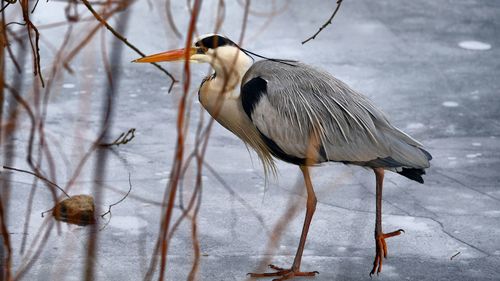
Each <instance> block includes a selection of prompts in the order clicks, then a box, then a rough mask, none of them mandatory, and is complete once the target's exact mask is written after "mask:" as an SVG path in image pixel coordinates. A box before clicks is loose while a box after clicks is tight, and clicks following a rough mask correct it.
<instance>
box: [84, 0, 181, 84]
mask: <svg viewBox="0 0 500 281" xmlns="http://www.w3.org/2000/svg"><path fill="white" fill-rule="evenodd" d="M82 2H83V4H84V5H85V6H86V7H87V9H89V11H90V12H91V13H92V15H94V17H95V18H96V19H97V20H98V21H99V22H100V23H101V24H102V25H104V26H105V27H106V28H107V29H108V30H109V31H110V32H111V33H113V35H114V36H115V37H116V38H118V39H119V40H120V41H122V42H123V43H125V45H127V46H128V47H129V48H131V49H132V50H134V51H135V52H136V53H138V54H139V55H141V56H143V57H145V56H146V54H144V53H143V52H141V50H139V49H138V48H137V47H136V46H134V45H132V44H131V43H130V42H128V40H127V38H125V37H123V36H122V35H121V34H120V33H118V32H117V31H116V30H115V29H114V28H113V27H111V26H110V25H109V24H108V22H107V21H106V20H104V19H103V18H102V17H101V16H100V15H99V14H98V13H97V12H96V11H95V10H94V8H92V5H91V4H90V3H89V1H88V0H82ZM153 65H154V66H156V67H157V68H158V69H159V70H161V71H162V72H163V73H165V74H166V75H167V76H168V77H170V79H171V80H172V83H171V84H170V88H169V90H168V91H169V92H170V91H171V90H172V87H173V86H174V84H175V82H177V80H176V79H175V78H174V76H173V75H172V74H170V72H168V71H167V70H166V69H164V68H163V67H161V66H160V65H159V64H157V63H153Z"/></svg>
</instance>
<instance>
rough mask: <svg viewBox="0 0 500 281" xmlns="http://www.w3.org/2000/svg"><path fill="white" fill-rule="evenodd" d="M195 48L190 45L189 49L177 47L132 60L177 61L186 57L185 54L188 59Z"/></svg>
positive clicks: (194, 52)
mask: <svg viewBox="0 0 500 281" xmlns="http://www.w3.org/2000/svg"><path fill="white" fill-rule="evenodd" d="M196 50H197V49H196V48H195V47H191V48H189V49H177V50H172V51H167V52H163V53H158V54H154V55H150V56H145V57H143V58H140V59H136V60H133V61H132V62H160V61H178V60H183V59H186V55H187V58H188V59H189V58H190V57H191V56H192V55H194V54H196ZM186 53H187V54H186Z"/></svg>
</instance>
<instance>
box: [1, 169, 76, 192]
mask: <svg viewBox="0 0 500 281" xmlns="http://www.w3.org/2000/svg"><path fill="white" fill-rule="evenodd" d="M2 167H3V168H4V169H5V170H11V171H17V172H22V173H26V174H30V175H32V176H35V177H37V178H39V179H41V180H43V181H44V182H46V183H48V184H50V185H52V186H53V187H55V188H57V189H59V190H60V191H61V192H62V193H64V195H66V197H68V198H70V197H71V196H69V194H68V193H66V191H64V189H62V187H60V186H59V185H57V184H56V183H54V182H52V181H50V180H49V179H47V178H46V177H44V176H42V175H38V174H36V173H33V172H30V171H27V170H22V169H18V168H13V167H9V166H2Z"/></svg>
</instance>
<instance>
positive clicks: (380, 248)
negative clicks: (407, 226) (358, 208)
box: [370, 229, 405, 277]
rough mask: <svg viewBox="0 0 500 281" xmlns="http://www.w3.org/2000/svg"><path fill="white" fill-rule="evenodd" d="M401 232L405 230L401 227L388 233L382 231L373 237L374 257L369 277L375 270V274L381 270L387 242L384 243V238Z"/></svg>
mask: <svg viewBox="0 0 500 281" xmlns="http://www.w3.org/2000/svg"><path fill="white" fill-rule="evenodd" d="M402 232H405V231H404V230H402V229H398V230H396V231H393V232H389V233H382V234H379V235H376V237H375V249H376V253H375V259H374V261H373V268H372V271H370V277H371V276H372V275H373V274H375V272H377V275H378V274H379V273H380V272H381V271H382V260H383V258H387V244H386V243H385V238H390V237H393V236H397V235H399V234H401V233H402Z"/></svg>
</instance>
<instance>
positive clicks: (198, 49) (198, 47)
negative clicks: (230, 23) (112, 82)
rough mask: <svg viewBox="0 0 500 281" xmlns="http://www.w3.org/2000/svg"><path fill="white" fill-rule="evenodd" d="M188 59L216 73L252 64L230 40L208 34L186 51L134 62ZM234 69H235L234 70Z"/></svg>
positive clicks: (156, 55) (174, 51) (165, 53)
mask: <svg viewBox="0 0 500 281" xmlns="http://www.w3.org/2000/svg"><path fill="white" fill-rule="evenodd" d="M185 59H188V60H189V61H192V62H198V63H209V64H211V65H212V67H213V68H214V69H215V71H216V72H227V71H228V70H229V69H234V68H236V69H238V68H240V67H246V68H248V67H249V66H247V65H248V64H251V62H252V59H251V58H250V57H249V56H248V55H246V54H245V53H244V52H243V51H241V49H240V48H239V47H238V45H236V44H235V43H234V42H233V41H231V40H230V39H229V38H227V37H225V36H222V35H219V34H207V35H203V36H201V37H200V38H198V39H197V40H196V41H195V43H194V44H193V45H192V46H191V47H189V48H184V49H177V50H172V51H167V52H163V53H158V54H154V55H150V56H146V57H143V58H140V59H136V60H134V62H162V61H179V60H185ZM233 67H234V68H233Z"/></svg>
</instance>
